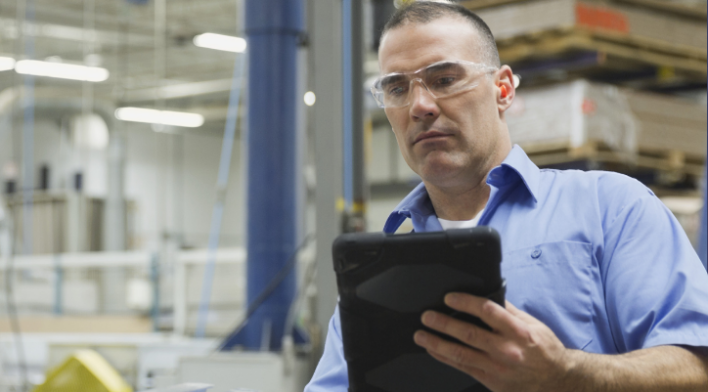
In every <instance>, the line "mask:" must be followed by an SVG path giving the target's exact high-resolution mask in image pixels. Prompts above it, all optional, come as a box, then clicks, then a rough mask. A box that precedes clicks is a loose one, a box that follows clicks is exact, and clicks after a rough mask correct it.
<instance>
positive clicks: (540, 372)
mask: <svg viewBox="0 0 708 392" xmlns="http://www.w3.org/2000/svg"><path fill="white" fill-rule="evenodd" d="M445 303H446V304H447V305H448V306H449V307H451V308H452V309H455V310H457V311H460V312H465V313H469V314H471V315H473V316H477V317H479V318H480V319H482V321H484V322H485V323H487V325H489V326H490V327H491V328H492V331H491V332H490V331H487V330H485V329H482V328H480V327H477V326H475V325H472V324H468V323H465V322H463V321H459V320H457V319H454V318H452V317H449V316H446V315H444V314H441V313H437V312H434V311H426V312H425V313H423V316H422V321H423V324H424V325H426V326H427V327H429V328H431V329H434V330H436V331H439V332H442V333H444V334H446V335H449V336H452V337H454V338H456V339H458V340H459V341H461V342H463V343H465V344H467V345H469V346H465V345H461V344H459V343H453V342H449V341H446V340H443V339H441V338H439V337H438V336H435V335H433V334H430V333H427V332H425V331H422V330H419V331H416V333H415V336H414V339H415V342H416V343H417V344H418V345H420V346H422V347H424V348H425V349H426V350H427V351H428V353H429V354H430V355H432V356H433V357H434V358H435V359H437V360H438V361H440V362H443V363H446V364H448V365H450V366H452V367H454V368H457V369H459V370H461V371H463V372H465V373H467V374H469V375H470V376H472V377H474V378H475V379H477V380H478V381H479V382H481V383H482V384H484V385H485V386H486V387H487V388H489V389H491V390H492V391H495V392H506V391H529V392H531V391H541V390H543V391H556V390H558V391H567V390H573V386H571V385H566V384H567V383H568V382H567V381H568V379H569V377H568V375H569V371H570V370H571V369H572V366H573V363H574V362H575V361H574V355H573V353H574V351H573V350H568V349H566V348H565V347H564V346H563V343H562V342H561V341H560V340H559V339H558V338H557V337H556V335H555V334H554V333H553V331H551V329H550V328H548V327H547V326H546V325H545V324H543V323H542V322H540V321H539V320H537V319H535V318H534V317H532V316H531V315H529V314H528V313H525V312H522V311H521V310H518V309H517V308H515V307H514V305H512V304H511V303H509V302H508V301H507V302H506V309H505V308H503V307H501V306H499V305H498V304H496V303H494V302H492V301H490V300H488V299H486V298H481V297H475V296H472V295H468V294H462V293H451V294H448V295H447V296H446V297H445Z"/></svg>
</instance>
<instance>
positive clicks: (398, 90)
mask: <svg viewBox="0 0 708 392" xmlns="http://www.w3.org/2000/svg"><path fill="white" fill-rule="evenodd" d="M405 92H406V88H405V86H403V85H394V86H391V87H389V88H388V89H387V90H386V94H387V95H390V96H399V95H402V94H404V93H405Z"/></svg>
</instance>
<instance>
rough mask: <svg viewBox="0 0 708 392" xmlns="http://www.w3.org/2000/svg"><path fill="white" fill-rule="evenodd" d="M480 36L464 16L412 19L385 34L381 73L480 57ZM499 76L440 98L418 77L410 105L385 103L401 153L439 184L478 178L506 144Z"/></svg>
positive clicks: (424, 176) (427, 178)
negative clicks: (502, 128)
mask: <svg viewBox="0 0 708 392" xmlns="http://www.w3.org/2000/svg"><path fill="white" fill-rule="evenodd" d="M481 42H482V40H481V38H480V36H479V33H478V32H477V31H476V29H475V28H474V27H473V26H472V25H471V24H470V23H469V22H467V21H464V20H463V19H462V18H457V17H443V18H440V19H437V20H434V21H432V22H429V23H425V24H418V23H408V24H406V25H403V26H399V27H396V28H394V29H392V30H389V31H388V32H387V33H386V34H385V35H384V37H383V40H382V43H381V48H380V50H379V63H380V68H381V74H388V73H393V72H412V71H416V70H418V69H421V68H423V67H425V66H428V65H430V64H433V63H436V62H440V61H454V60H463V61H471V62H476V63H480V62H481V61H482V51H481V45H480V43H481ZM497 78H498V75H497V74H494V73H492V74H488V75H487V76H484V75H480V77H479V83H478V86H477V87H476V88H474V89H472V90H471V91H467V92H464V93H461V94H457V95H453V96H449V97H445V98H439V99H435V98H434V97H433V96H432V95H431V94H430V93H429V92H428V91H426V90H425V89H424V88H423V87H422V86H421V85H420V84H419V83H416V82H414V83H412V85H411V90H410V91H409V94H411V96H410V100H409V104H408V105H407V106H404V107H399V108H386V109H385V111H386V116H387V117H388V120H389V122H390V123H391V126H392V127H393V131H394V133H395V135H396V139H397V141H398V147H399V149H400V150H401V154H403V157H404V159H405V160H406V162H407V163H408V165H409V166H410V167H411V169H413V171H414V172H416V173H417V174H418V175H419V176H420V177H421V178H422V179H423V180H424V181H426V182H427V183H430V184H434V185H437V186H441V187H450V186H460V185H465V184H470V183H471V182H479V181H481V180H483V178H484V176H486V174H487V172H488V171H489V170H490V169H491V168H492V167H489V166H490V164H491V163H494V164H498V162H493V161H494V160H495V159H496V156H497V155H498V151H499V149H500V148H501V149H504V148H507V147H506V145H505V144H504V140H505V139H503V137H502V132H501V130H500V127H499V124H500V121H501V120H500V113H501V112H500V109H501V108H500V105H499V101H498V97H499V89H498V88H497V86H496V85H495V79H497ZM512 89H513V87H512ZM501 110H502V111H503V109H501ZM504 156H506V154H504ZM502 159H503V157H502ZM480 176H482V177H481V178H480Z"/></svg>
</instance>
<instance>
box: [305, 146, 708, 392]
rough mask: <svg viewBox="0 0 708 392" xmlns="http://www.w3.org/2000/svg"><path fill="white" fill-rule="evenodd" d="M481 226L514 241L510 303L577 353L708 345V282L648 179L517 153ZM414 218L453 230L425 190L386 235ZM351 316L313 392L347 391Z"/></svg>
mask: <svg viewBox="0 0 708 392" xmlns="http://www.w3.org/2000/svg"><path fill="white" fill-rule="evenodd" d="M487 184H489V186H490V187H491V193H490V196H489V201H488V202H487V206H486V208H485V210H484V213H483V214H482V217H481V218H480V221H479V224H480V225H484V226H491V227H493V228H495V229H496V230H497V231H498V232H499V234H500V236H501V239H502V249H503V257H502V264H501V266H502V275H503V276H504V278H505V279H506V282H507V294H506V297H507V300H509V302H511V303H513V304H514V305H515V306H516V307H517V308H519V309H522V310H524V311H525V312H527V313H529V314H531V315H532V316H534V317H536V318H537V319H539V320H540V321H542V322H543V323H545V324H546V325H547V326H548V327H549V328H551V330H553V332H555V334H556V335H557V336H558V338H559V339H560V340H561V341H562V342H563V344H564V345H565V346H566V347H567V348H573V349H581V350H584V351H587V352H592V353H604V354H616V353H624V352H628V351H632V350H637V349H642V348H647V347H653V346H659V345H667V344H671V345H687V346H699V347H708V274H706V270H705V269H704V268H703V265H702V264H701V261H700V260H699V258H698V255H697V254H696V252H695V251H694V250H693V248H692V246H691V244H690V242H689V240H688V238H687V237H686V234H685V233H684V231H683V229H682V228H681V226H680V225H679V223H678V222H677V221H676V219H675V218H674V216H673V215H672V213H671V212H670V211H669V210H668V209H667V208H666V207H665V206H664V205H663V203H662V202H661V201H660V200H659V199H658V198H657V197H656V196H655V195H654V194H653V193H652V191H651V190H649V189H648V188H646V187H645V186H644V185H642V184H641V183H639V182H638V181H636V180H633V179H631V178H629V177H626V176H624V175H621V174H617V173H610V172H600V171H590V172H583V171H576V170H564V171H562V170H551V169H539V168H538V167H536V165H534V164H533V163H532V162H531V160H530V159H529V158H528V157H527V156H526V154H525V153H524V151H523V150H522V149H521V148H520V147H518V146H514V148H513V149H512V151H511V153H510V154H509V155H508V156H507V158H506V159H505V160H504V162H503V163H502V164H501V165H500V166H498V167H496V168H494V169H492V171H491V172H490V173H489V176H488V177H487ZM406 219H411V221H412V223H413V228H414V230H415V231H417V232H425V231H439V230H442V227H441V226H440V222H439V221H438V219H437V216H436V215H435V211H434V209H433V205H432V203H431V201H430V198H429V197H428V194H427V192H426V190H425V186H424V185H423V184H420V185H419V186H418V187H416V188H415V189H414V190H413V191H412V192H411V193H410V194H409V195H408V196H407V197H406V198H405V199H403V201H401V203H400V204H399V205H398V207H396V209H395V210H394V211H393V213H391V215H390V216H389V218H388V220H387V222H386V225H385V226H384V232H387V233H393V232H395V231H396V229H397V228H398V227H399V226H400V225H401V223H403V221H405V220H406ZM348 385H349V381H348V378H347V365H346V361H345V360H344V356H343V352H342V337H341V328H340V320H339V311H338V309H337V310H335V313H334V316H332V320H331V321H330V324H329V331H328V332H327V340H326V343H325V350H324V355H323V356H322V359H321V360H320V363H319V365H318V367H317V370H316V371H315V375H314V376H313V378H312V381H311V382H310V384H309V385H308V386H307V387H306V388H305V391H306V392H320V391H322V392H324V391H328V392H333V391H336V392H339V391H341V392H345V391H346V390H347V387H348Z"/></svg>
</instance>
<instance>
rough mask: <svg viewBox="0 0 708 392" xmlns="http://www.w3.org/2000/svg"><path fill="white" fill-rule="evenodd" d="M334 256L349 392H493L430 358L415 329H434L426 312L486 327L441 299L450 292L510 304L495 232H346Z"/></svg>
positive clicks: (479, 229)
mask: <svg viewBox="0 0 708 392" xmlns="http://www.w3.org/2000/svg"><path fill="white" fill-rule="evenodd" d="M332 253H333V261H334V269H335V271H336V274H337V286H338V288H339V311H340V317H341V325H342V331H341V332H342V340H343V343H344V357H345V359H346V360H347V367H348V373H349V391H350V392H478V391H488V389H487V388H486V387H484V386H483V385H482V384H480V383H479V382H477V380H475V379H473V378H472V377H470V376H468V375H467V374H464V373H462V372H460V371H458V370H457V369H454V368H452V367H450V366H447V365H445V364H443V363H441V362H438V361H437V360H435V359H434V358H433V357H431V356H430V355H429V354H428V353H427V352H426V351H425V350H424V349H423V348H422V347H420V346H418V345H416V344H415V343H414V342H413V334H414V332H415V331H416V330H418V329H424V330H427V331H429V332H433V333H435V332H434V331H433V330H430V329H428V328H426V327H424V326H423V324H422V323H421V322H420V316H421V314H422V312H423V311H425V310H428V309H432V310H436V311H438V312H442V313H445V314H449V315H452V316H453V317H456V318H458V319H461V320H464V321H467V322H470V323H473V324H476V325H480V326H482V327H484V328H487V329H488V327H487V326H486V325H485V324H484V323H483V322H482V321H481V320H479V319H478V318H476V317H473V316H471V315H468V314H466V313H458V312H455V311H453V310H452V309H450V308H448V307H447V306H445V304H444V302H443V299H444V296H445V294H447V293H449V292H453V291H456V292H466V293H470V294H474V295H477V296H483V297H487V298H490V299H492V300H493V301H494V302H496V303H498V304H500V305H502V306H504V291H505V286H504V281H503V279H502V277H501V272H500V262H501V245H500V240H499V234H498V233H497V232H496V231H495V230H494V229H492V228H489V227H475V228H471V229H454V230H447V231H444V232H433V233H411V234H398V235H391V234H383V233H356V234H343V235H341V236H339V237H338V238H337V239H336V240H335V241H334V243H333V245H332ZM436 334H437V333H436ZM438 336H442V337H443V338H445V339H448V340H453V341H455V340H454V339H452V338H450V337H447V336H445V335H441V334H438ZM458 343H459V342H458Z"/></svg>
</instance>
